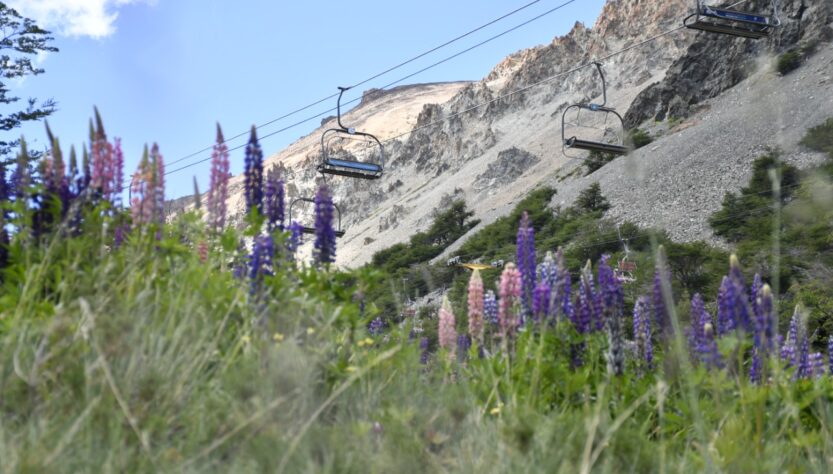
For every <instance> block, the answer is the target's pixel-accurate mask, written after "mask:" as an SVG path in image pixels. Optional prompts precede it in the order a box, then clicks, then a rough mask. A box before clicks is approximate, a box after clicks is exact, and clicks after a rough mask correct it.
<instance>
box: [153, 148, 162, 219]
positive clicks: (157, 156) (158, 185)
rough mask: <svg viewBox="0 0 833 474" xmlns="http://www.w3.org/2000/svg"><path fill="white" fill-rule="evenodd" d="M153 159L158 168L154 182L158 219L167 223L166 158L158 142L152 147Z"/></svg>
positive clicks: (155, 208)
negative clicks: (163, 156) (160, 151)
mask: <svg viewBox="0 0 833 474" xmlns="http://www.w3.org/2000/svg"><path fill="white" fill-rule="evenodd" d="M150 154H151V159H152V160H153V163H154V165H155V169H156V182H155V183H154V190H153V191H154V200H155V207H154V211H155V212H156V221H157V222H159V224H164V223H165V160H164V159H163V158H162V154H161V153H159V145H157V144H156V143H154V144H153V146H152V147H151V149H150Z"/></svg>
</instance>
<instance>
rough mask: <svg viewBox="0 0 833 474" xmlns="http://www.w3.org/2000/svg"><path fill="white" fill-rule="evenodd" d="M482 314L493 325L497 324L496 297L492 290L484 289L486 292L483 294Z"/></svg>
mask: <svg viewBox="0 0 833 474" xmlns="http://www.w3.org/2000/svg"><path fill="white" fill-rule="evenodd" d="M483 316H484V317H485V318H486V320H487V321H489V323H491V324H492V325H493V326H497V325H498V324H499V320H498V305H497V297H495V292H494V291H492V290H488V291H486V294H484V295H483Z"/></svg>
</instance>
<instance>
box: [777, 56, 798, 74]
mask: <svg viewBox="0 0 833 474" xmlns="http://www.w3.org/2000/svg"><path fill="white" fill-rule="evenodd" d="M799 66H801V54H800V53H799V52H798V51H796V50H790V51H787V52H786V53H784V54H782V55H781V56H778V60H777V61H776V63H775V67H776V69H778V72H779V73H781V75H782V76H786V75H787V74H789V73H791V72H792V71H795V70H796V69H798V67H799Z"/></svg>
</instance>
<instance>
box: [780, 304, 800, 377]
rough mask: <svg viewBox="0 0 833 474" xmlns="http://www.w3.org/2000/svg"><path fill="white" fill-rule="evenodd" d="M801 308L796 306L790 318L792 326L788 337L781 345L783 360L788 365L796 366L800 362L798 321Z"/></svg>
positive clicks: (788, 331)
mask: <svg viewBox="0 0 833 474" xmlns="http://www.w3.org/2000/svg"><path fill="white" fill-rule="evenodd" d="M798 318H799V310H798V307H796V308H795V312H794V313H793V316H792V318H790V327H789V329H788V330H787V337H786V338H785V339H784V342H783V345H782V346H781V360H783V361H784V362H786V364H787V367H794V366H796V365H797V364H798V324H799V321H798Z"/></svg>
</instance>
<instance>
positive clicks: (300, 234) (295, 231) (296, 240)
mask: <svg viewBox="0 0 833 474" xmlns="http://www.w3.org/2000/svg"><path fill="white" fill-rule="evenodd" d="M303 243H304V227H303V226H302V225H301V224H300V223H299V222H298V221H292V223H291V224H289V243H288V247H289V255H291V256H293V258H294V256H295V252H296V251H297V250H298V247H300V246H301V244H303Z"/></svg>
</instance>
